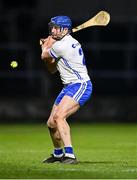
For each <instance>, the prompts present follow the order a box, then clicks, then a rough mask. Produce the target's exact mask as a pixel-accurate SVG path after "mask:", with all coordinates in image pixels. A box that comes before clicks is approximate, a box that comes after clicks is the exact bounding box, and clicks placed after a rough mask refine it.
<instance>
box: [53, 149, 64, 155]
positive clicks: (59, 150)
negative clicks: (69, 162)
mask: <svg viewBox="0 0 137 180" xmlns="http://www.w3.org/2000/svg"><path fill="white" fill-rule="evenodd" d="M54 154H55V155H61V154H63V149H62V148H61V149H54Z"/></svg>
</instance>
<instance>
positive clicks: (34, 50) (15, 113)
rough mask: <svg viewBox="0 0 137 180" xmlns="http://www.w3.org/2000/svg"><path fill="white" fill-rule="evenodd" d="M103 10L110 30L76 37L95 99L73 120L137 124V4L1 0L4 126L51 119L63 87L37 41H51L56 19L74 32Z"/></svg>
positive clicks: (1, 109)
mask: <svg viewBox="0 0 137 180" xmlns="http://www.w3.org/2000/svg"><path fill="white" fill-rule="evenodd" d="M100 10H106V11H108V12H109V13H110V15H111V21H110V24H109V25H108V26H107V27H92V28H87V29H85V30H82V31H80V32H77V33H75V34H73V36H74V37H75V38H76V39H77V40H79V41H80V43H81V44H82V47H83V50H84V52H85V57H86V64H87V68H88V71H89V75H90V77H91V80H92V83H93V94H92V98H91V99H90V100H89V101H88V102H87V103H86V104H85V106H83V108H81V110H80V111H79V112H77V113H76V115H74V116H73V118H71V119H73V120H75V121H84V122H86V121H91V122H137V1H136V0H131V1H129V0H119V1H114V0H103V1H97V0H85V1H78V0H75V1H74V0H70V1H65V0H28V1H24V0H19V1H15V0H10V1H9V0H0V82H1V83H0V122H41V121H44V120H46V119H47V117H48V116H49V113H50V109H51V107H52V104H53V102H54V99H55V97H56V96H57V95H58V93H59V91H60V90H61V88H62V84H61V81H60V78H59V74H58V73H57V74H55V75H51V74H50V73H49V72H48V71H47V69H46V67H45V64H44V62H42V60H41V59H40V54H41V49H40V46H39V39H40V38H41V37H46V36H48V22H49V21H50V18H51V17H53V16H56V15H68V16H70V18H71V19H72V21H73V27H75V26H77V25H79V24H81V23H83V22H85V21H86V20H88V19H90V18H91V17H92V16H94V15H95V14H96V13H98V12H99V11H100ZM13 60H15V61H18V63H19V66H18V67H17V68H16V69H12V68H11V67H10V62H11V61H13Z"/></svg>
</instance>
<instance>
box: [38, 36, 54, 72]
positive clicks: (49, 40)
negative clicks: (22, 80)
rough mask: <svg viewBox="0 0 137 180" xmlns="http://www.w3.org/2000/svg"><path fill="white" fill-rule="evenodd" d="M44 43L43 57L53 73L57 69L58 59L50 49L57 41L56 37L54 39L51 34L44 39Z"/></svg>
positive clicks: (42, 46) (42, 47)
mask: <svg viewBox="0 0 137 180" xmlns="http://www.w3.org/2000/svg"><path fill="white" fill-rule="evenodd" d="M42 42H43V44H41V50H42V53H41V59H42V60H44V62H45V63H46V66H47V68H48V70H49V72H51V73H55V72H56V71H57V68H56V61H55V59H53V58H52V57H51V55H50V53H49V49H50V48H51V47H52V45H53V44H54V43H55V42H56V41H55V40H54V39H52V37H51V36H49V37H48V38H46V39H42Z"/></svg>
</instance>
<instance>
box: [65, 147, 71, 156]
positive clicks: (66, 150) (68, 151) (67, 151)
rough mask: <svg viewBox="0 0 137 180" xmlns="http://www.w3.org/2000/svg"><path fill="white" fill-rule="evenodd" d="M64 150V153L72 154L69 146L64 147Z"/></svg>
mask: <svg viewBox="0 0 137 180" xmlns="http://www.w3.org/2000/svg"><path fill="white" fill-rule="evenodd" d="M64 149H65V153H68V154H73V148H72V147H71V146H68V147H64Z"/></svg>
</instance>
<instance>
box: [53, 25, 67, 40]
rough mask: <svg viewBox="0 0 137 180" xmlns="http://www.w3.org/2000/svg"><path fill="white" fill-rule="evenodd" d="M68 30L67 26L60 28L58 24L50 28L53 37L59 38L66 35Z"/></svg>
mask: <svg viewBox="0 0 137 180" xmlns="http://www.w3.org/2000/svg"><path fill="white" fill-rule="evenodd" d="M67 32H68V29H67V28H64V29H61V28H60V27H58V26H53V27H52V28H51V35H52V37H53V38H54V39H58V40H59V39H61V38H62V37H63V36H64V35H66V34H67Z"/></svg>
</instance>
